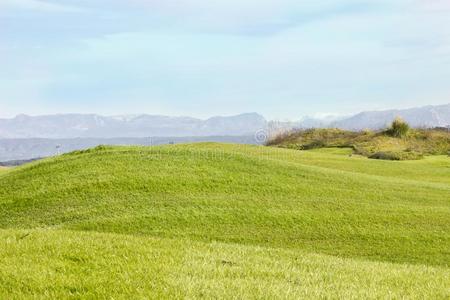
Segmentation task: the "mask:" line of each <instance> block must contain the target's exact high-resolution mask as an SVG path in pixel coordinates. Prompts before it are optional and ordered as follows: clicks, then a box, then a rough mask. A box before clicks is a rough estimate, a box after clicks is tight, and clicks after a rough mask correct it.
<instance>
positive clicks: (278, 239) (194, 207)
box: [0, 144, 450, 299]
mask: <svg viewBox="0 0 450 300" xmlns="http://www.w3.org/2000/svg"><path fill="white" fill-rule="evenodd" d="M345 151H346V150H345V149H343V150H340V151H337V152H336V151H334V150H333V151H326V150H321V151H296V150H286V149H277V148H269V147H257V146H238V145H224V144H195V145H179V146H164V147H151V148H149V147H99V148H97V149H94V150H89V151H83V152H77V153H72V154H69V155H63V156H60V157H58V158H53V159H47V160H43V161H40V162H35V163H32V164H30V165H28V166H25V167H19V168H15V169H13V170H10V171H8V172H7V173H5V174H3V175H1V176H0V228H1V230H0V243H2V244H3V245H2V247H0V265H1V266H2V267H0V275H1V276H0V298H23V297H27V296H28V297H47V298H55V297H56V298H60V297H66V296H71V295H72V296H76V297H82V298H84V297H87V298H89V297H100V298H103V297H106V298H109V297H119V298H120V297H127V296H128V297H129V296H132V295H136V296H138V297H139V296H142V297H143V296H145V295H147V296H149V297H152V298H159V297H166V298H173V297H184V296H186V297H188V298H189V297H199V296H204V297H207V298H217V297H219V298H220V297H228V298H264V297H263V296H264V295H265V296H266V297H267V298H279V297H281V298H282V297H285V298H298V297H303V298H311V297H312V298H324V297H325V298H327V297H328V298H330V297H331V298H348V297H356V298H401V297H408V298H418V299H419V298H446V297H448V296H450V294H449V289H448V287H449V285H448V281H449V261H450V252H449V249H450V197H449V195H450V178H449V177H450V162H449V158H448V157H446V156H433V157H427V158H426V159H424V160H421V161H403V162H390V161H376V160H369V159H366V158H362V157H358V156H351V157H350V156H349V155H347V152H345ZM72 254H73V257H72V256H71V255H72ZM38 270H40V271H39V272H38ZM106 286H114V288H112V289H111V288H106ZM2 295H4V297H1V296H2Z"/></svg>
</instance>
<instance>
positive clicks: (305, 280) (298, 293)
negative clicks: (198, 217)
mask: <svg viewBox="0 0 450 300" xmlns="http://www.w3.org/2000/svg"><path fill="white" fill-rule="evenodd" d="M0 249H1V250H0V251H1V252H0V253H1V255H0V265H1V268H0V298H2V299H14V298H16V299H23V298H26V297H30V298H31V297H35V296H36V295H39V296H43V297H46V298H51V299H62V298H68V297H72V298H91V299H94V298H105V296H106V295H109V296H110V297H111V298H115V299H118V298H123V299H125V298H129V297H132V298H134V299H138V298H141V299H143V298H154V299H161V298H164V299H177V298H208V299H217V298H221V299H223V298H228V299H236V298H241V299H242V298H245V299H280V298H282V299H299V298H305V299H307V298H308V299H311V298H317V299H324V298H340V299H349V298H360V299H368V298H374V299H375V298H387V297H388V298H392V299H399V298H409V299H424V298H430V299H431V298H433V299H444V298H445V297H446V296H448V293H447V291H446V289H445V287H446V286H447V284H448V280H450V272H449V269H448V268H442V267H427V266H412V265H401V264H393V263H380V262H367V261H360V260H354V259H340V258H336V257H332V256H326V255H318V254H311V253H306V252H303V251H292V250H286V249H280V248H278V249H276V248H267V247H256V246H245V245H240V244H228V243H227V244H224V243H217V242H212V243H202V242H195V241H190V240H174V239H160V238H149V237H142V236H130V235H118V234H99V233H81V232H72V231H55V230H31V231H17V230H12V231H11V230H7V231H0Z"/></svg>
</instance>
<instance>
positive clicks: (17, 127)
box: [0, 113, 267, 139]
mask: <svg viewBox="0 0 450 300" xmlns="http://www.w3.org/2000/svg"><path fill="white" fill-rule="evenodd" d="M266 125H267V121H266V120H265V119H264V117H262V116H260V115H258V114H256V113H249V114H241V115H237V116H232V117H213V118H210V119H207V120H200V119H195V118H190V117H167V116H155V115H144V114H143V115H134V116H113V117H105V116H99V115H93V114H89V115H84V114H62V115H48V116H27V115H19V116H17V117H15V118H13V119H0V138H10V139H11V138H53V139H63V138H79V137H82V138H117V137H150V136H151V137H165V136H173V137H182V136H223V135H226V136H243V135H253V134H254V133H255V132H256V131H258V130H260V129H261V128H265V127H266Z"/></svg>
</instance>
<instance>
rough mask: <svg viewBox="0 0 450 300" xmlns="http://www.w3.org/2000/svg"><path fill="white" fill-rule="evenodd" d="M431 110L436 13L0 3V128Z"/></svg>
mask: <svg viewBox="0 0 450 300" xmlns="http://www.w3.org/2000/svg"><path fill="white" fill-rule="evenodd" d="M445 103H450V1H449V0H358V1H357V0H0V117H12V116H14V115H17V114H21V113H24V114H30V115H40V114H54V113H98V114H102V115H122V114H137V113H147V114H163V115H189V116H193V117H201V118H206V117H209V116H213V115H233V114H239V113H243V112H258V113H261V114H262V115H264V116H266V117H267V118H271V119H279V120H288V119H291V120H292V119H299V118H300V117H301V116H305V115H309V116H324V115H327V114H333V115H345V114H351V113H356V112H359V111H363V110H380V109H390V108H406V107H415V106H423V105H428V104H445Z"/></svg>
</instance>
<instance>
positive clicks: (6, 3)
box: [0, 0, 83, 13]
mask: <svg viewBox="0 0 450 300" xmlns="http://www.w3.org/2000/svg"><path fill="white" fill-rule="evenodd" d="M0 9H3V10H7V9H22V10H32V11H41V12H52V13H68V12H82V11H83V9H81V8H79V7H75V6H71V5H64V4H56V3H52V2H48V1H43V0H2V1H1V2H0Z"/></svg>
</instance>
